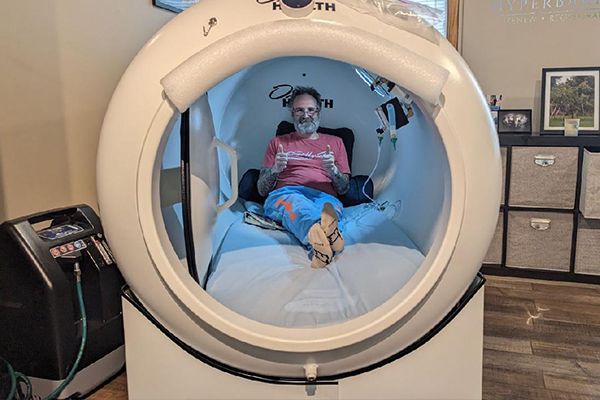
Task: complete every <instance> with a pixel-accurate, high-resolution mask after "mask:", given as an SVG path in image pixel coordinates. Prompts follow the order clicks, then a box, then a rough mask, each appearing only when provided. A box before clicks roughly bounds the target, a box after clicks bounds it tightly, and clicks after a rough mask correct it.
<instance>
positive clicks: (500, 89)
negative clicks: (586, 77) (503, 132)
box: [460, 0, 600, 131]
mask: <svg viewBox="0 0 600 400" xmlns="http://www.w3.org/2000/svg"><path fill="white" fill-rule="evenodd" d="M588 3H589V4H588ZM592 3H594V2H587V3H586V2H580V1H577V2H576V1H571V0H545V1H542V0H518V1H514V0H463V10H462V11H463V13H462V18H461V24H460V26H461V28H462V47H461V50H462V55H463V57H464V58H465V59H466V61H467V63H468V64H469V66H470V67H471V69H472V70H473V72H474V74H475V76H476V77H477V80H478V81H479V84H480V85H481V88H482V89H483V92H484V93H485V94H503V95H504V101H503V103H502V107H503V108H506V109H509V108H526V109H533V130H534V131H539V118H540V102H541V100H540V97H541V76H542V68H549V67H577V66H582V67H589V66H598V65H600V41H599V40H598V39H597V38H599V37H600V9H598V4H592Z"/></svg>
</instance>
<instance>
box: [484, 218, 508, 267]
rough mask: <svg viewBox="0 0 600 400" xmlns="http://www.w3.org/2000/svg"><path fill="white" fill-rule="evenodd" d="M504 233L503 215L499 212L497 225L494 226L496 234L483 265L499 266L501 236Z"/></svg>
mask: <svg viewBox="0 0 600 400" xmlns="http://www.w3.org/2000/svg"><path fill="white" fill-rule="evenodd" d="M503 233H504V213H503V212H500V215H499V216H498V223H497V224H496V232H495V233H494V238H493V239H492V243H491V244H490V248H489V249H488V252H487V254H486V255H485V258H484V259H483V262H484V263H485V264H501V263H502V234H503Z"/></svg>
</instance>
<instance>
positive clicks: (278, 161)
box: [271, 144, 288, 174]
mask: <svg viewBox="0 0 600 400" xmlns="http://www.w3.org/2000/svg"><path fill="white" fill-rule="evenodd" d="M287 163H288V156H287V153H286V152H284V151H283V145H281V144H280V145H279V148H277V155H276V156H275V165H273V168H271V170H272V171H273V172H274V173H276V174H279V173H281V172H282V171H283V170H284V169H286V168H287Z"/></svg>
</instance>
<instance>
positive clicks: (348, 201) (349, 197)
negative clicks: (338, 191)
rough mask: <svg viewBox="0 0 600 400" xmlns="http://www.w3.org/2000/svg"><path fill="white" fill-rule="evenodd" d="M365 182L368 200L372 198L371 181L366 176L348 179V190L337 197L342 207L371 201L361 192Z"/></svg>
mask: <svg viewBox="0 0 600 400" xmlns="http://www.w3.org/2000/svg"><path fill="white" fill-rule="evenodd" d="M365 182H367V184H366V186H365V192H366V193H367V195H368V196H369V197H370V198H373V180H371V179H369V177H368V176H367V175H356V176H353V177H351V178H350V182H349V184H350V188H349V189H348V191H347V192H346V194H345V195H343V196H339V198H340V201H341V202H342V204H343V205H344V207H350V206H356V205H359V204H362V203H368V202H370V201H371V200H369V197H367V196H365V195H364V194H363V191H362V188H363V185H365Z"/></svg>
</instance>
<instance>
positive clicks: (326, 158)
mask: <svg viewBox="0 0 600 400" xmlns="http://www.w3.org/2000/svg"><path fill="white" fill-rule="evenodd" d="M323 168H324V169H325V171H327V172H329V175H331V176H333V175H335V174H336V173H337V170H338V169H337V167H336V166H335V156H334V155H333V153H332V152H331V146H329V145H327V151H326V152H325V154H323Z"/></svg>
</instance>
